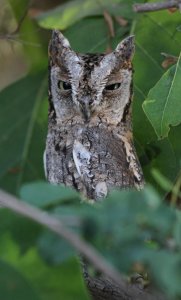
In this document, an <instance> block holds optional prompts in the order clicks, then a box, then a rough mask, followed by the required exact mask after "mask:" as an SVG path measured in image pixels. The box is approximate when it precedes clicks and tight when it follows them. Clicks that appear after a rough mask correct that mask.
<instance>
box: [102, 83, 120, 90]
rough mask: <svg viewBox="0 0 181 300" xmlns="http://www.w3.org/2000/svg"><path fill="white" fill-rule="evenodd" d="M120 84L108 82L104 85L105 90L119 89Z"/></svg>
mask: <svg viewBox="0 0 181 300" xmlns="http://www.w3.org/2000/svg"><path fill="white" fill-rule="evenodd" d="M120 86H121V83H114V84H109V85H107V86H106V87H105V90H107V91H114V90H117V89H119V88H120Z"/></svg>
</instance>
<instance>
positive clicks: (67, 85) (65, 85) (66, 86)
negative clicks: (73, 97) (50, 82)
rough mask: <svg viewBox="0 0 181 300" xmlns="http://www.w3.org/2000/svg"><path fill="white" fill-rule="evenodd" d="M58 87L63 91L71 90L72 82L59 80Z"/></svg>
mask: <svg viewBox="0 0 181 300" xmlns="http://www.w3.org/2000/svg"><path fill="white" fill-rule="evenodd" d="M58 88H59V89H60V90H63V91H67V90H71V84H70V83H68V82H66V81H62V80H59V81H58Z"/></svg>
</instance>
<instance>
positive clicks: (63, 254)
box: [38, 231, 75, 265]
mask: <svg viewBox="0 0 181 300" xmlns="http://www.w3.org/2000/svg"><path fill="white" fill-rule="evenodd" d="M38 250H39V253H40V255H41V256H42V257H43V259H44V260H45V261H47V262H48V263H50V264H53V265H58V264H61V263H63V262H64V261H66V260H68V259H70V258H71V257H73V256H75V250H74V249H73V248H72V247H71V246H70V244H69V243H68V242H66V241H65V240H64V239H61V238H60V237H58V236H57V235H56V234H53V233H50V232H47V231H46V232H44V233H43V234H42V235H41V236H40V238H39V239H38Z"/></svg>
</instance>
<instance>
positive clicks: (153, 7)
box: [133, 0, 181, 12]
mask: <svg viewBox="0 0 181 300" xmlns="http://www.w3.org/2000/svg"><path fill="white" fill-rule="evenodd" d="M169 8H178V9H180V8H181V0H170V1H165V2H155V3H144V4H139V3H136V4H134V5H133V10H134V11H135V12H151V11H158V10H163V9H169Z"/></svg>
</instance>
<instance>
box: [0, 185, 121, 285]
mask: <svg viewBox="0 0 181 300" xmlns="http://www.w3.org/2000/svg"><path fill="white" fill-rule="evenodd" d="M0 204H1V205H2V206H4V207H6V208H9V209H11V210H12V211H14V212H16V213H18V214H20V215H22V216H24V217H27V218H29V219H31V220H34V221H36V222H37V223H39V224H41V225H44V226H45V227H47V228H48V229H50V230H52V231H53V232H55V233H56V234H57V235H59V236H60V237H62V238H64V239H65V240H67V241H68V242H69V243H70V244H71V245H72V246H73V247H74V248H75V249H76V250H77V251H78V252H79V253H80V254H82V255H83V256H84V257H85V258H87V260H88V261H89V262H90V263H92V265H93V266H94V267H95V268H96V269H97V270H99V271H100V272H102V273H103V274H105V275H106V276H108V277H109V278H111V279H112V280H113V281H114V282H116V283H117V284H119V286H120V287H121V288H123V289H125V288H126V283H125V282H124V280H123V278H122V276H121V275H120V273H119V272H118V271H117V270H116V269H115V268H114V267H113V266H111V265H110V264H109V263H108V262H107V261H106V260H105V259H104V258H103V257H102V256H101V255H100V254H99V253H98V252H97V251H96V250H95V249H94V248H93V247H92V246H91V245H89V244H88V243H86V242H85V241H84V240H83V239H81V238H80V237H79V236H78V235H76V234H75V233H73V232H71V231H70V230H69V229H67V228H66V227H65V226H64V225H63V223H61V222H60V221H59V220H58V219H56V218H54V217H52V216H50V215H49V214H48V213H46V212H42V211H41V210H39V209H37V208H34V207H33V206H30V205H29V204H27V203H23V202H22V201H21V200H19V199H17V198H16V197H14V196H12V195H10V194H8V193H6V192H4V191H2V190H0Z"/></svg>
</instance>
